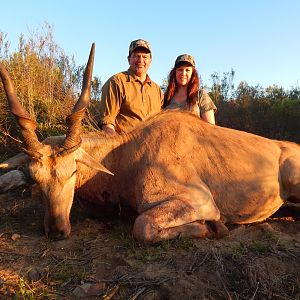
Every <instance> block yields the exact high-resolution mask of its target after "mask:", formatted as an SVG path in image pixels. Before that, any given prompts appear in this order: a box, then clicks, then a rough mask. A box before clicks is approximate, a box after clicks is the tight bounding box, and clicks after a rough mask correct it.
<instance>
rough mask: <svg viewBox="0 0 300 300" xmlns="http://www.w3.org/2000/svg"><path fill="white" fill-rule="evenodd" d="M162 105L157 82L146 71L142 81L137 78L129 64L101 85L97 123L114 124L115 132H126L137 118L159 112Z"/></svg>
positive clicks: (140, 119)
mask: <svg viewBox="0 0 300 300" xmlns="http://www.w3.org/2000/svg"><path fill="white" fill-rule="evenodd" d="M162 105H163V93H162V91H161V89H160V87H159V85H158V84H156V83H155V82H153V81H152V80H151V79H150V78H149V76H148V75H147V77H146V80H145V82H143V83H142V82H140V81H139V80H138V78H137V77H136V76H135V74H134V73H133V71H132V70H131V69H130V68H129V69H128V70H127V71H124V72H121V73H118V74H116V75H114V76H112V77H111V78H110V79H109V80H108V81H107V82H106V83H105V84H104V85H103V88H102V94H101V100H100V113H99V116H100V120H99V123H100V124H101V125H104V124H112V125H114V126H115V130H116V131H117V132H118V133H120V132H128V131H129V130H130V129H132V128H133V127H135V126H136V125H137V124H138V123H139V122H140V121H144V120H145V119H146V118H147V117H149V116H150V115H152V114H155V113H158V112H159V111H160V110H161V108H162Z"/></svg>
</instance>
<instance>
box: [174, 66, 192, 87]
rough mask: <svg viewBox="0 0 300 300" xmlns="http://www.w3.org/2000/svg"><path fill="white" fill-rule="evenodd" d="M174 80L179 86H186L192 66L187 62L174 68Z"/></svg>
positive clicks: (189, 79)
mask: <svg viewBox="0 0 300 300" xmlns="http://www.w3.org/2000/svg"><path fill="white" fill-rule="evenodd" d="M175 72H176V81H177V84H178V85H179V86H187V85H188V84H189V82H190V81H191V77H192V74H193V67H192V66H191V65H189V64H186V65H182V66H180V67H178V68H176V71H175Z"/></svg>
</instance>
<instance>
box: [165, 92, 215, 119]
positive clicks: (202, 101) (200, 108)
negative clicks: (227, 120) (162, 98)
mask: <svg viewBox="0 0 300 300" xmlns="http://www.w3.org/2000/svg"><path fill="white" fill-rule="evenodd" d="M166 108H167V109H178V108H180V109H182V110H189V111H191V112H192V113H193V114H195V115H197V116H201V115H202V114H203V113H205V112H206V111H209V110H213V111H214V112H215V111H216V110H217V107H216V106H215V104H214V102H213V101H212V99H211V98H210V97H209V95H208V94H207V92H206V91H205V90H204V89H201V90H200V91H199V93H198V99H197V101H196V103H195V104H192V105H190V104H189V103H188V102H187V101H184V102H181V103H178V102H176V101H175V99H174V98H172V99H171V101H170V104H169V105H167V106H166Z"/></svg>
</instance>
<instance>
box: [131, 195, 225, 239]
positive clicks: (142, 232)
mask: <svg viewBox="0 0 300 300" xmlns="http://www.w3.org/2000/svg"><path fill="white" fill-rule="evenodd" d="M202 196H203V195H202ZM208 196H209V197H208ZM203 199H205V200H204V201H199V199H198V201H195V200H194V201H191V200H190V199H189V197H188V196H187V195H186V196H184V195H180V197H176V198H175V197H173V198H171V199H168V200H166V201H165V202H163V203H161V204H159V205H157V206H155V207H153V208H151V209H149V210H146V211H145V212H143V213H142V214H141V215H140V216H138V218H137V219H136V221H135V223H134V227H133V235H134V237H135V238H136V239H137V240H138V241H140V242H143V243H156V242H159V241H161V240H165V239H172V238H175V237H177V236H179V235H181V236H187V237H196V238H205V237H209V238H211V237H213V235H214V232H213V230H212V229H211V228H210V226H208V224H207V223H205V222H204V221H203V220H209V221H211V222H214V223H218V222H219V219H220V212H219V209H218V208H217V207H216V205H215V202H214V200H213V198H212V197H211V196H210V193H209V195H207V194H205V198H203V197H202V198H201V200H203ZM201 203H202V204H201Z"/></svg>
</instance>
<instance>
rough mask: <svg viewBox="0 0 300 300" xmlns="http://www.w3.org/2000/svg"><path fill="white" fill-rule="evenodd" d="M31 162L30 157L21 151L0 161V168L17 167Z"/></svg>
mask: <svg viewBox="0 0 300 300" xmlns="http://www.w3.org/2000/svg"><path fill="white" fill-rule="evenodd" d="M29 162H30V157H29V156H28V155H27V154H25V153H19V154H17V155H15V156H13V157H11V158H9V159H7V160H6V161H4V162H2V163H0V169H15V168H18V167H21V166H23V165H25V164H27V163H29Z"/></svg>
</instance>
